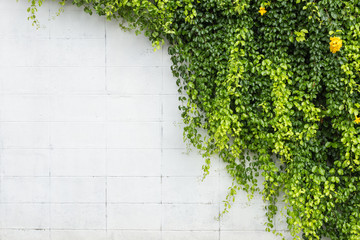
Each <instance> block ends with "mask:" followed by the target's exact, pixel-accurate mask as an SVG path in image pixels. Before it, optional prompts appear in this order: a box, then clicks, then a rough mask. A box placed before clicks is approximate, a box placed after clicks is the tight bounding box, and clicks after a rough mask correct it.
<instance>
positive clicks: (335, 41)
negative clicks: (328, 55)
mask: <svg viewBox="0 0 360 240" xmlns="http://www.w3.org/2000/svg"><path fill="white" fill-rule="evenodd" d="M330 41H331V42H330V51H331V52H332V53H336V52H337V51H340V48H341V47H342V40H341V39H340V38H339V37H331V38H330Z"/></svg>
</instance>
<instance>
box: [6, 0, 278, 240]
mask: <svg viewBox="0 0 360 240" xmlns="http://www.w3.org/2000/svg"><path fill="white" fill-rule="evenodd" d="M27 6H28V4H27V3H26V0H22V1H21V0H20V2H19V3H16V1H15V0H0V10H1V14H0V174H1V175H0V239H1V240H50V239H52V240H82V239H84V240H142V239H144V240H145V239H146V240H160V239H161V240H180V239H181V240H185V239H186V240H188V239H197V240H203V239H204V240H205V239H206V240H219V239H221V240H234V239H237V240H238V239H239V240H258V239H259V240H270V239H276V238H275V236H274V235H273V234H272V233H267V232H265V231H264V228H265V227H264V225H263V224H264V222H265V220H266V218H265V214H264V203H263V202H262V200H261V198H260V197H256V198H255V199H254V200H253V201H252V202H251V203H248V202H247V199H246V194H243V193H240V194H239V196H238V200H237V202H236V204H235V205H234V207H233V208H232V209H231V211H230V213H229V214H226V215H225V216H224V218H223V219H222V220H221V221H217V220H216V219H215V217H217V216H218V214H219V212H221V210H222V205H223V204H222V200H224V199H225V195H226V189H227V187H229V186H230V184H231V180H230V179H229V177H228V176H227V173H226V171H225V170H224V165H223V164H222V163H221V162H220V160H219V159H214V160H213V167H212V172H211V174H210V176H208V177H207V179H206V180H205V181H204V182H201V181H200V180H199V179H200V177H201V175H202V170H201V166H202V164H203V160H202V158H201V156H199V155H198V154H197V153H196V152H191V153H190V154H186V150H185V144H184V143H183V140H182V129H181V126H180V125H179V123H180V122H181V117H180V115H179V112H178V110H177V106H178V104H179V103H178V100H177V98H178V95H177V87H176V84H175V79H174V78H173V77H172V75H171V71H170V67H169V66H170V64H171V63H170V59H169V57H168V55H167V50H166V48H163V49H162V50H160V51H157V52H155V53H154V52H153V49H152V47H151V44H150V42H149V41H148V40H147V39H146V38H145V37H143V36H136V35H135V34H134V33H124V32H122V31H121V30H120V29H119V28H118V27H117V24H116V23H114V22H107V21H105V19H104V18H101V17H98V16H92V17H91V16H88V15H87V14H85V13H83V12H82V10H81V9H78V8H76V7H74V6H71V5H70V6H66V8H65V12H64V13H63V14H62V15H61V16H60V17H57V18H56V19H55V20H51V21H49V20H48V19H49V18H51V17H52V16H54V15H55V14H56V12H57V9H58V6H57V4H55V3H53V2H51V1H49V3H46V4H45V5H44V6H43V7H42V8H41V9H39V12H38V16H39V19H40V20H41V24H42V27H41V29H39V30H36V29H35V28H34V27H32V26H31V23H30V22H29V21H27V13H26V8H27ZM276 228H277V229H278V230H284V229H285V225H284V224H283V223H281V222H280V221H278V222H276Z"/></svg>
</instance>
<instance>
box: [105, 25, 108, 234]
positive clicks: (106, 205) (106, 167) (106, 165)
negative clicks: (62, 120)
mask: <svg viewBox="0 0 360 240" xmlns="http://www.w3.org/2000/svg"><path fill="white" fill-rule="evenodd" d="M106 26H107V24H106V19H104V34H105V35H104V44H105V49H104V51H105V59H104V61H105V64H104V66H105V67H104V74H105V94H106V97H105V123H104V124H105V126H104V131H105V156H104V157H105V232H106V239H108V238H109V237H108V162H107V159H108V134H107V132H108V124H107V121H108V96H109V94H108V86H107V83H108V82H107V36H106V31H107V28H106Z"/></svg>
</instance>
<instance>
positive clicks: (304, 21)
mask: <svg viewBox="0 0 360 240" xmlns="http://www.w3.org/2000/svg"><path fill="white" fill-rule="evenodd" d="M29 2H30V3H31V7H30V8H29V12H30V19H31V20H33V21H34V23H36V17H35V12H36V9H37V7H38V6H40V5H41V4H42V2H43V1H42V0H29ZM59 2H60V3H61V4H65V3H66V2H69V3H72V4H74V5H77V6H78V7H83V8H84V10H85V12H87V13H89V14H92V13H97V14H98V15H100V16H106V18H107V19H108V20H118V21H120V22H121V23H120V26H121V27H122V28H123V29H125V30H126V29H135V30H136V32H137V33H139V32H144V34H145V35H146V36H147V37H148V38H149V40H150V41H151V42H152V43H153V46H154V47H156V48H159V47H161V45H163V44H164V39H167V40H168V41H169V43H170V48H169V54H170V55H171V60H172V63H173V65H172V67H171V69H172V71H173V75H174V76H175V77H176V78H177V84H178V86H179V91H180V92H182V93H186V94H185V95H186V96H187V97H184V98H182V101H184V103H185V104H183V105H182V107H181V110H182V117H183V119H184V123H185V125H186V126H185V128H184V136H185V138H186V139H187V140H189V142H190V143H191V144H192V145H193V146H195V147H196V148H198V149H199V150H201V152H202V154H203V156H204V158H205V159H206V161H205V162H206V164H205V166H204V171H205V174H206V173H207V172H208V170H209V167H210V164H211V160H210V159H211V158H210V157H211V156H212V155H213V154H218V155H219V156H220V157H221V158H222V160H223V161H224V162H226V163H227V171H228V173H229V174H230V175H231V176H232V177H233V181H234V184H233V186H232V187H231V188H230V191H229V194H228V196H227V198H226V200H225V206H226V209H225V211H227V209H228V208H229V207H230V205H231V202H232V201H233V200H234V197H235V195H236V192H237V191H238V190H240V189H241V190H244V191H247V192H248V193H249V194H250V195H252V194H253V193H255V192H256V191H260V190H259V189H260V188H259V186H258V182H257V176H259V174H261V175H262V176H263V177H264V178H265V182H264V184H263V190H261V194H262V195H263V197H264V201H266V203H267V217H268V222H267V225H266V229H267V230H268V231H270V230H272V229H273V228H274V227H273V226H274V224H273V220H274V216H275V214H276V213H277V211H278V209H277V201H278V200H279V194H280V193H281V192H283V193H284V196H283V201H284V202H285V204H286V211H287V214H286V221H287V224H288V229H289V230H290V232H291V234H292V236H293V238H294V239H320V238H322V237H330V238H331V239H349V240H358V239H360V179H359V177H360V160H359V159H360V126H359V123H360V117H359V109H360V88H359V83H360V39H359V37H360V16H359V14H360V1H359V0H319V1H314V0H269V1H252V0H132V1H130V0H62V1H59ZM125 22H126V24H125ZM200 129H205V130H206V132H207V134H206V135H203V134H201V131H199V130H200ZM300 234H301V235H300Z"/></svg>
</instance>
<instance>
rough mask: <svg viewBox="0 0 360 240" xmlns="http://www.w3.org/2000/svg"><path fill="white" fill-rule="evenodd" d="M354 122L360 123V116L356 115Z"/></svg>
mask: <svg viewBox="0 0 360 240" xmlns="http://www.w3.org/2000/svg"><path fill="white" fill-rule="evenodd" d="M354 122H355V123H356V124H359V123H360V117H357V116H355V120H354Z"/></svg>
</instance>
